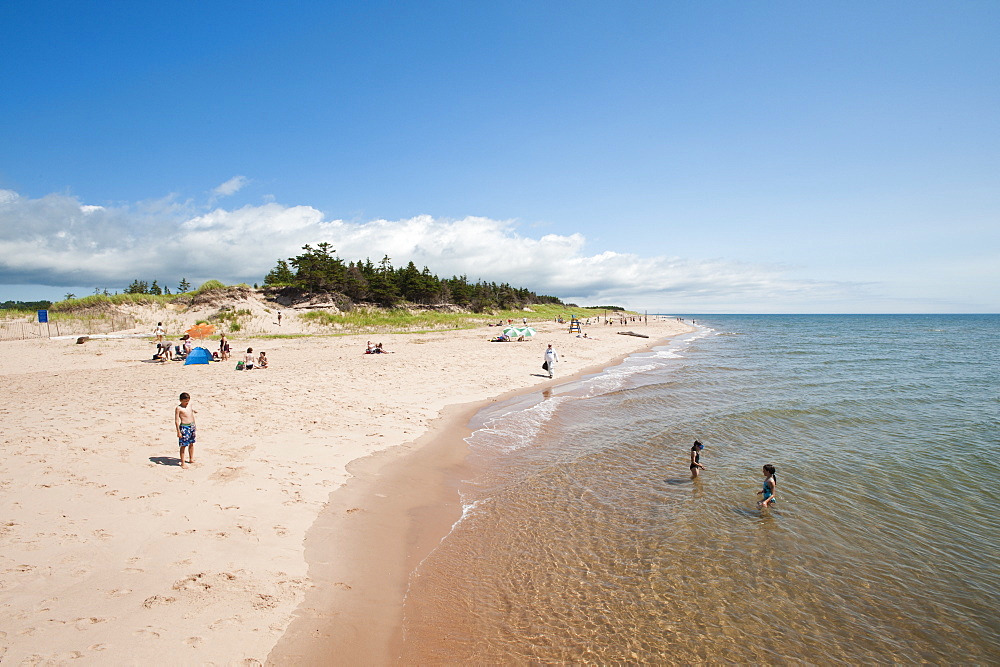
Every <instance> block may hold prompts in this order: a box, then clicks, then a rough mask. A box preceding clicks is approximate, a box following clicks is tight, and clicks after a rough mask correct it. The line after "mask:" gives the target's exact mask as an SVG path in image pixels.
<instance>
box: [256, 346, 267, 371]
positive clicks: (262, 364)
mask: <svg viewBox="0 0 1000 667" xmlns="http://www.w3.org/2000/svg"><path fill="white" fill-rule="evenodd" d="M257 365H258V366H260V367H261V368H267V356H266V355H265V354H264V351H263V350H261V351H260V356H259V357H257Z"/></svg>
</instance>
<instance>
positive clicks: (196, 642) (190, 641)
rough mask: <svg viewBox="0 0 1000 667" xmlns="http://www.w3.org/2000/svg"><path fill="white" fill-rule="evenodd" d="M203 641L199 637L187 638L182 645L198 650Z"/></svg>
mask: <svg viewBox="0 0 1000 667" xmlns="http://www.w3.org/2000/svg"><path fill="white" fill-rule="evenodd" d="M204 641H205V640H204V639H202V638H201V637H188V638H187V639H185V640H184V643H185V644H187V645H188V646H190V647H191V648H198V647H199V646H201V645H202V643H204Z"/></svg>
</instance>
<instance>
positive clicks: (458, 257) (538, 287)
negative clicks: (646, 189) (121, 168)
mask: <svg viewBox="0 0 1000 667" xmlns="http://www.w3.org/2000/svg"><path fill="white" fill-rule="evenodd" d="M234 180H235V179H234ZM227 183H228V182H227ZM226 185H227V184H223V185H222V186H219V188H217V190H219V189H225V186H226ZM229 187H237V186H236V185H230V186H229ZM234 191H235V190H234ZM324 241H325V242H328V243H330V244H331V245H332V247H333V248H335V249H336V250H337V254H338V255H339V256H340V257H342V258H344V259H345V260H353V259H364V258H366V257H370V258H372V260H373V261H378V260H379V259H381V258H382V256H383V255H388V256H389V257H390V258H391V259H392V261H393V264H394V265H396V266H402V265H405V263H406V262H408V261H413V262H414V263H415V264H416V265H417V266H418V267H423V266H425V265H426V266H428V267H429V268H430V269H431V271H432V272H433V273H435V274H437V275H439V276H441V277H450V276H451V275H463V274H464V275H466V276H468V278H469V279H470V280H471V281H476V280H486V281H496V282H509V283H510V284H512V285H515V286H518V287H526V288H528V289H531V290H532V291H535V292H537V293H539V294H549V295H553V296H558V297H560V298H563V299H564V300H568V301H572V302H577V303H580V304H581V305H582V304H620V305H625V306H629V307H634V308H650V309H656V308H672V309H675V310H676V309H682V308H687V309H689V310H690V311H692V312H694V311H696V310H705V309H719V308H722V309H733V310H743V309H741V308H739V306H740V305H741V304H754V309H758V310H759V308H761V307H764V306H765V305H766V304H767V303H768V302H769V301H770V300H774V301H775V302H781V303H787V302H788V301H789V300H790V299H791V300H794V301H800V302H803V303H810V302H812V303H815V302H816V301H817V300H819V301H822V300H825V299H838V298H842V297H844V296H845V294H846V291H847V290H849V289H853V288H852V287H851V286H847V285H838V284H834V283H829V282H827V283H823V282H808V281H807V282H803V281H793V280H790V279H788V278H787V277H785V276H786V274H787V271H786V269H785V268H784V267H776V266H766V265H758V264H752V263H744V262H738V261H732V260H727V259H712V260H694V259H684V258H680V257H663V256H658V257H640V256H638V255H635V254H626V253H619V252H615V251H614V250H603V251H601V252H597V253H588V249H587V240H586V238H584V237H583V236H582V235H581V234H569V235H561V234H545V235H542V236H539V237H537V238H536V237H532V236H529V235H525V234H523V233H522V232H521V231H520V229H519V227H518V225H517V223H516V222H514V221H509V220H491V219H488V218H483V217H471V216H470V217H466V218H462V219H458V220H443V219H437V218H433V217H431V216H426V215H421V216H416V217H413V218H407V219H403V220H371V221H368V222H357V223H356V222H345V221H343V220H327V219H325V216H324V215H323V213H322V212H321V211H319V210H317V209H315V208H313V207H310V206H284V205H281V204H278V203H274V202H270V203H264V204H261V205H256V206H243V207H241V208H235V209H225V208H219V207H216V208H213V209H211V210H204V209H203V210H200V211H199V210H197V208H196V207H195V206H194V205H192V204H191V203H190V202H183V201H178V200H176V199H175V198H170V197H168V198H166V199H163V200H159V201H154V202H143V203H137V204H132V205H124V206H118V207H111V206H92V205H86V204H83V203H82V202H80V201H79V200H78V199H77V198H75V197H72V196H68V195H62V194H51V195H47V196H45V197H41V198H38V199H31V198H27V197H22V196H20V195H18V194H17V193H15V192H12V191H10V190H0V284H7V285H18V284H41V285H54V286H55V285H93V286H95V287H107V288H109V289H112V290H114V289H121V288H122V287H124V286H125V285H127V284H128V283H130V282H131V281H132V280H134V279H137V278H138V279H143V280H154V279H156V280H159V281H160V282H161V283H164V284H175V283H176V282H177V281H179V280H180V279H181V278H187V279H188V280H189V281H190V282H191V283H193V284H194V285H197V284H199V283H200V282H202V281H204V280H209V279H217V280H221V281H223V282H226V283H237V282H247V283H254V282H257V283H260V282H262V281H263V277H264V275H265V274H266V273H267V272H268V271H269V270H270V269H272V268H273V267H274V266H275V263H276V262H277V260H279V259H287V258H289V257H293V256H295V255H298V254H300V252H301V249H302V246H303V245H305V244H312V245H315V244H317V243H320V242H324Z"/></svg>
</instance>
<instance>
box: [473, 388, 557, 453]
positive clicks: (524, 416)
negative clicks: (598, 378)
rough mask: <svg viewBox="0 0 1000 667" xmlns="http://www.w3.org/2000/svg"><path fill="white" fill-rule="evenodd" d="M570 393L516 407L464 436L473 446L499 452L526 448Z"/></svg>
mask: <svg viewBox="0 0 1000 667" xmlns="http://www.w3.org/2000/svg"><path fill="white" fill-rule="evenodd" d="M569 400H574V399H573V397H570V396H556V397H553V398H549V399H546V400H544V401H542V402H541V403H537V404H535V405H533V406H531V407H530V408H525V409H524V410H514V411H512V412H508V413H506V414H503V415H500V416H498V417H494V418H493V419H490V420H489V421H488V422H486V424H485V425H484V426H483V427H482V428H480V429H478V430H476V431H475V432H473V434H472V435H470V436H469V437H468V438H466V439H465V441H466V442H468V443H469V446H470V447H472V448H482V449H487V450H491V451H496V452H504V453H506V452H513V451H517V450H518V449H522V448H523V447H527V446H528V445H530V444H531V443H532V441H534V439H535V436H537V435H538V432H539V431H540V430H541V429H542V427H543V426H545V424H546V423H548V422H549V420H551V419H552V415H554V414H555V412H556V409H557V408H558V407H559V406H560V405H561V404H562V403H565V402H566V401H569Z"/></svg>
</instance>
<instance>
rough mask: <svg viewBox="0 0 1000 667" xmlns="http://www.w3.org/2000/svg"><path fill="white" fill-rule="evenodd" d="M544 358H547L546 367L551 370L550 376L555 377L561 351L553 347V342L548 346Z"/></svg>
mask: <svg viewBox="0 0 1000 667" xmlns="http://www.w3.org/2000/svg"><path fill="white" fill-rule="evenodd" d="M543 358H544V359H545V366H546V368H545V369H546V370H547V371H548V372H549V377H550V378H551V377H554V376H555V370H556V362H557V361H559V353H558V352H556V351H555V350H553V349H552V343H549V346H548V348H546V350H545V355H544V357H543Z"/></svg>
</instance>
